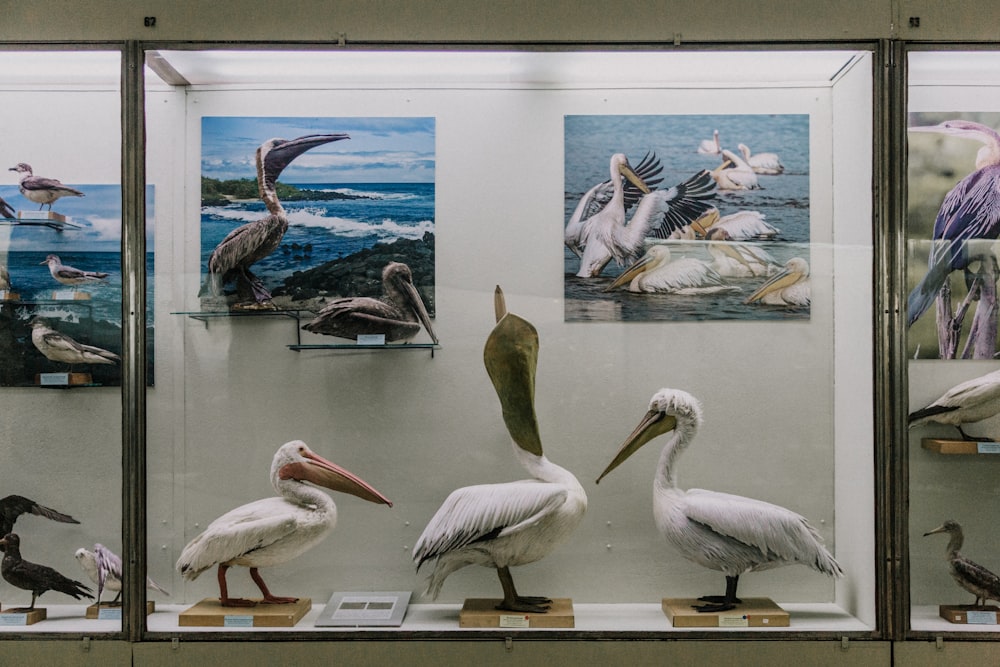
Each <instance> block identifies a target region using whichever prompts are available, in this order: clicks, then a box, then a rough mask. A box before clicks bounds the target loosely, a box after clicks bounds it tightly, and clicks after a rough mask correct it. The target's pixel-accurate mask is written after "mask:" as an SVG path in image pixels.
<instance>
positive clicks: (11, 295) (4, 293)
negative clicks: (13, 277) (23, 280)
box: [0, 289, 21, 301]
mask: <svg viewBox="0 0 1000 667" xmlns="http://www.w3.org/2000/svg"><path fill="white" fill-rule="evenodd" d="M20 300H21V295H20V294H18V293H17V292H11V291H10V290H7V289H0V301H20Z"/></svg>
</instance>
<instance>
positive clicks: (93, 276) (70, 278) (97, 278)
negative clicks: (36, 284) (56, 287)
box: [39, 255, 109, 287]
mask: <svg viewBox="0 0 1000 667" xmlns="http://www.w3.org/2000/svg"><path fill="white" fill-rule="evenodd" d="M39 264H48V265H49V273H50V274H52V277H53V278H55V280H56V282H59V283H62V284H63V285H69V286H70V287H77V286H78V285H86V284H89V283H104V282H107V281H106V280H105V278H107V277H108V275H109V274H107V273H103V272H101V271H84V270H82V269H77V268H75V267H72V266H67V265H66V264H63V263H62V260H61V259H59V255H48V256H46V257H45V261H43V262H39Z"/></svg>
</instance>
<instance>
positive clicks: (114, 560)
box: [73, 543, 170, 607]
mask: <svg viewBox="0 0 1000 667" xmlns="http://www.w3.org/2000/svg"><path fill="white" fill-rule="evenodd" d="M73 555H74V557H75V558H76V562H77V563H79V564H80V569H81V570H83V571H84V572H85V573H86V575H87V577H88V578H89V579H90V580H91V581H92V582H93V583H95V584H97V601H96V604H97V606H98V607H99V606H101V595H102V594H103V592H104V591H105V590H109V591H114V592H115V593H117V595H115V598H114V599H113V600H112V601H111V602H110V604H112V605H114V604H117V603H118V600H119V599H120V598H121V595H122V559H121V557H120V556H119V555H118V554H116V553H115V552H113V551H112V550H111V549H108V548H107V547H106V546H104V545H103V544H100V543H97V544H95V545H94V549H93V550H90V549H84V548H82V547H81V548H79V549H77V550H76V553H74V554H73ZM146 588H148V589H149V590H153V591H158V592H160V593H163V594H164V595H166V596H168V597H169V596H170V593H168V592H167V591H165V590H164V589H163V588H162V587H160V585H159V584H157V583H156V582H155V581H153V579H152V577H148V576H147V577H146Z"/></svg>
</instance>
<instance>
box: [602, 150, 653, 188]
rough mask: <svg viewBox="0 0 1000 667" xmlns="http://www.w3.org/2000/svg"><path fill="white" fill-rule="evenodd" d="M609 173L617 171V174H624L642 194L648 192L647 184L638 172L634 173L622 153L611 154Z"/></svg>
mask: <svg viewBox="0 0 1000 667" xmlns="http://www.w3.org/2000/svg"><path fill="white" fill-rule="evenodd" d="M611 173H612V175H614V174H615V173H617V174H618V175H619V176H624V177H625V178H626V179H628V181H629V182H630V183H631V184H632V185H634V186H635V187H637V188H639V189H640V190H641V191H642V192H643V194H647V195H648V194H649V186H648V185H646V183H645V181H643V180H642V177H640V176H639V174H637V173H635V170H634V169H632V165H631V164H629V161H628V158H627V157H625V154H624V153H615V154H614V155H612V156H611Z"/></svg>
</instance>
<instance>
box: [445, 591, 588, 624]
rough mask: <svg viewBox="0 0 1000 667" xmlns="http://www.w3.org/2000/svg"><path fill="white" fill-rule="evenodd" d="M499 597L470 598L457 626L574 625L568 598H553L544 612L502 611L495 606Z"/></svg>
mask: <svg viewBox="0 0 1000 667" xmlns="http://www.w3.org/2000/svg"><path fill="white" fill-rule="evenodd" d="M501 602H502V600H499V599H484V598H470V599H468V600H466V601H465V604H464V605H462V611H461V612H460V613H459V615H458V626H459V627H460V628H574V627H576V617H575V616H574V615H573V601H572V600H571V599H569V598H556V599H554V600H552V607H551V608H549V610H548V611H547V612H545V613H538V612H523V611H504V610H501V609H497V608H496V607H497V605H498V604H500V603H501Z"/></svg>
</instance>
